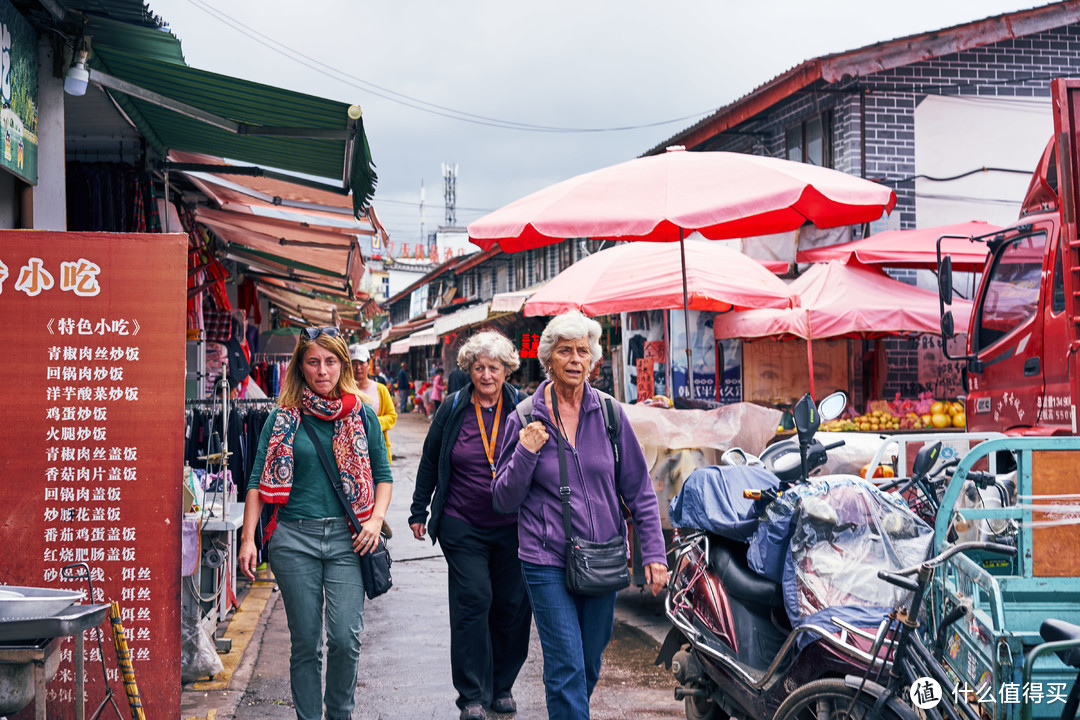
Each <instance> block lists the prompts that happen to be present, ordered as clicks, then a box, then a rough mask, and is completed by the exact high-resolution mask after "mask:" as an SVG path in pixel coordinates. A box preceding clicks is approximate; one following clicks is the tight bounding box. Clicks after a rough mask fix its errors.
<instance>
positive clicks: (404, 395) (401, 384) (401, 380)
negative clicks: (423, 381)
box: [397, 362, 409, 413]
mask: <svg viewBox="0 0 1080 720" xmlns="http://www.w3.org/2000/svg"><path fill="white" fill-rule="evenodd" d="M397 391H398V412H399V413H404V412H408V410H409V407H408V403H409V371H408V370H406V369H405V363H404V362H403V363H401V369H400V370H398V374H397Z"/></svg>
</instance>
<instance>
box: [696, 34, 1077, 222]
mask: <svg viewBox="0 0 1080 720" xmlns="http://www.w3.org/2000/svg"><path fill="white" fill-rule="evenodd" d="M1076 74H1080V25H1070V26H1066V27H1062V28H1057V29H1053V30H1048V31H1046V32H1042V33H1037V34H1034V35H1029V36H1026V37H1023V38H1018V39H1015V40H1005V41H1002V42H999V43H994V44H993V45H988V46H986V47H980V48H974V49H972V50H966V51H964V52H960V53H953V54H951V55H947V56H943V57H941V58H936V59H932V60H925V61H920V62H917V63H913V64H911V65H906V66H904V67H899V68H894V69H892V70H887V71H882V72H879V73H874V74H872V75H868V76H865V77H862V78H858V79H853V78H846V79H844V80H843V81H841V82H839V83H835V84H833V85H828V84H826V83H818V84H817V85H815V86H813V87H811V88H808V89H807V91H804V92H801V93H798V94H796V95H793V96H791V97H789V98H787V99H785V100H784V101H782V102H780V103H777V104H776V105H775V106H773V107H772V108H770V109H769V110H768V111H766V112H764V113H761V114H759V115H757V116H756V117H754V118H753V119H751V120H748V121H747V122H744V123H742V124H740V125H739V126H738V127H736V128H733V131H732V132H729V133H725V134H723V135H721V136H718V137H716V138H713V139H711V140H709V141H707V142H705V143H702V144H701V145H700V146H698V148H697V149H706V150H727V151H732V152H747V151H751V152H755V153H758V154H765V155H771V156H774V157H784V156H785V147H784V132H785V130H786V129H787V128H788V127H790V126H792V125H794V124H796V123H799V122H802V121H804V120H806V119H807V118H809V117H812V116H813V115H815V114H817V113H820V112H822V111H825V110H830V111H832V135H833V147H832V150H833V167H835V168H836V169H838V170H842V171H844V172H847V173H851V174H853V175H861V174H862V170H863V168H862V163H861V148H860V139H861V131H862V128H861V127H860V125H861V123H860V117H861V116H862V115H863V114H864V113H865V118H866V125H865V134H866V168H865V176H866V177H868V178H871V179H874V180H878V181H884V182H886V183H888V184H890V185H892V186H893V187H894V188H895V190H896V194H897V206H896V210H895V211H894V213H899V218H900V227H901V228H905V229H907V228H913V227H916V218H915V189H914V180H913V179H911V178H912V176H914V174H915V125H914V122H915V115H914V113H915V106H916V104H917V103H918V102H919V101H920V100H921V99H922V98H924V97H926V96H927V95H928V94H949V95H958V96H963V95H971V96H977V97H1048V96H1049V94H1050V78H1052V77H1056V76H1062V75H1076ZM860 93H863V99H864V107H860Z"/></svg>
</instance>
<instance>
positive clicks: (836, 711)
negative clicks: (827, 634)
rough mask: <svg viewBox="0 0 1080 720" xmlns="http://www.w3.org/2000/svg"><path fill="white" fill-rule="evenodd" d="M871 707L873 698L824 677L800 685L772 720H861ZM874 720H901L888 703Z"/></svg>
mask: <svg viewBox="0 0 1080 720" xmlns="http://www.w3.org/2000/svg"><path fill="white" fill-rule="evenodd" d="M873 706H874V697H873V696H872V695H870V694H869V693H866V692H859V691H858V690H857V689H856V688H852V687H848V686H847V685H845V684H844V681H843V680H840V679H838V678H827V679H824V680H815V681H813V682H810V683H807V684H806V685H803V686H802V687H801V688H799V689H798V690H796V691H795V692H793V693H791V694H790V695H788V696H787V699H785V700H784V702H783V703H781V704H780V707H779V708H778V709H777V711H776V715H774V716H773V720H863V719H864V718H866V717H867V715H868V714H869V712H870V710H871V709H872V708H873ZM877 720H901V718H900V716H899V715H898V714H897V713H896V712H895V711H893V710H892V709H891V708H890V707H889V706H888V704H886V705H885V707H883V708H882V709H881V712H880V714H879V715H878V718H877Z"/></svg>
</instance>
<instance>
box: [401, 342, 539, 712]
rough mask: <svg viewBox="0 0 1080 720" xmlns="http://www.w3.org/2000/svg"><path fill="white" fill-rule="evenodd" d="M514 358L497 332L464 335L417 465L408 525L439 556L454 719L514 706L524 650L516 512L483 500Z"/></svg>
mask: <svg viewBox="0 0 1080 720" xmlns="http://www.w3.org/2000/svg"><path fill="white" fill-rule="evenodd" d="M519 363H520V361H519V360H518V357H517V354H516V352H515V350H514V345H513V343H511V342H510V341H509V340H508V339H507V338H506V337H504V336H503V335H501V334H499V333H496V332H482V333H478V334H476V335H474V336H472V337H471V338H469V340H468V342H466V343H465V344H464V345H463V346H462V347H461V349H460V350H459V351H458V366H459V367H460V368H462V370H464V371H467V372H468V373H469V377H470V382H469V383H467V384H466V385H465V387H464V388H462V389H461V390H459V391H457V392H456V393H454V394H452V395H450V396H449V397H447V399H446V401H445V402H444V403H443V404H442V406H441V407H440V409H439V410H438V412H436V413H435V418H434V420H433V421H432V424H431V428H430V429H429V430H428V434H427V438H426V439H425V440H424V450H423V454H422V456H421V458H420V465H419V467H418V468H417V471H416V489H415V490H414V491H413V500H412V507H411V509H410V516H409V526H410V527H411V529H412V531H413V536H414V537H415V538H416V539H418V540H420V539H423V537H424V535H425V534H428V533H429V534H430V536H431V541H432V542H433V543H434V542H435V541H436V540H437V541H438V543H439V545H440V546H442V551H443V555H444V556H445V558H446V565H447V568H448V570H449V576H448V590H449V603H450V667H451V674H452V677H453V681H454V688H455V689H456V690H457V692H458V697H457V705H458V707H459V708H460V709H461V720H483V718H485V717H486V714H485V708H489V707H490V708H491V710H493V711H494V712H497V713H511V712H515V711H516V710H517V703H516V702H515V701H514V697H513V693H512V688H513V685H514V681H515V680H516V679H517V676H518V672H519V671H520V670H521V667H522V665H524V664H525V658H526V656H527V655H528V651H529V626H530V616H529V601H528V596H527V595H526V592H525V585H524V582H523V580H522V576H521V564H520V561H519V560H518V551H517V546H518V528H517V515H516V514H511V515H505V514H501V513H497V512H495V510H494V509H493V507H492V499H491V481H492V478H493V477H494V475H495V464H496V462H497V461H498V457H499V453H500V452H501V451H502V448H503V446H504V445H505V444H506V442H507V441H506V438H507V437H508V436H507V434H506V427H507V419H508V417H509V416H510V415H512V414H513V412H514V407H515V406H516V404H517V400H518V393H517V391H516V390H515V389H514V388H513V387H512V386H511V385H509V384H508V383H507V382H506V378H507V376H508V375H510V373H512V372H514V371H515V370H517V368H518V365H519ZM429 505H430V510H431V517H430V519H429V518H428V506H429Z"/></svg>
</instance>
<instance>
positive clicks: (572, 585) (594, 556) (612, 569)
mask: <svg viewBox="0 0 1080 720" xmlns="http://www.w3.org/2000/svg"><path fill="white" fill-rule="evenodd" d="M551 395H552V397H551V400H552V402H551V412H552V415H553V416H554V418H555V425H556V426H557V428H556V432H557V434H558V436H559V497H560V498H561V500H562V516H563V532H564V533H565V535H566V589H567V590H569V591H570V592H571V593H573V594H575V595H607V594H608V593H613V592H616V591H618V590H622V589H623V588H625V587H628V586H629V585H630V566H629V565H628V564H627V561H626V541H625V540H624V539H623V537H622V534H621V533H616V534H615V537H613V538H611V539H610V540H608V541H607V542H592V541H590V540H583V539H581V538H576V537H574V536H573V535H574V530H573V527H572V526H571V523H570V484H569V479H568V476H567V472H566V454H565V452H564V446H563V435H562V421H561V420H560V419H559V399H558V398H557V397H555V391H554V389H553V390H552V392H551ZM615 452H616V453H618V450H617V449H616V450H615ZM616 458H618V455H617V454H616ZM616 467H618V462H617V461H616ZM617 481H618V478H616V482H617Z"/></svg>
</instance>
